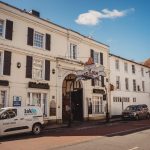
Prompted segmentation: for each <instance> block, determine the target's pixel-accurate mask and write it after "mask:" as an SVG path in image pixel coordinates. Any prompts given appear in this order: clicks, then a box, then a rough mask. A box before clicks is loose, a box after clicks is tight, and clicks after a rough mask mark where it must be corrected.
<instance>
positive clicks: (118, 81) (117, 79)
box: [116, 76, 121, 90]
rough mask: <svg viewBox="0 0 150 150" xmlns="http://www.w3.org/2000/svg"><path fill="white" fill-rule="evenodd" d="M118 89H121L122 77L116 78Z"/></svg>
mask: <svg viewBox="0 0 150 150" xmlns="http://www.w3.org/2000/svg"><path fill="white" fill-rule="evenodd" d="M116 89H117V90H120V89H121V82H120V76H116Z"/></svg>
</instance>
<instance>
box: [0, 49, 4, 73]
mask: <svg viewBox="0 0 150 150" xmlns="http://www.w3.org/2000/svg"><path fill="white" fill-rule="evenodd" d="M3 67H4V52H3V51H0V75H3Z"/></svg>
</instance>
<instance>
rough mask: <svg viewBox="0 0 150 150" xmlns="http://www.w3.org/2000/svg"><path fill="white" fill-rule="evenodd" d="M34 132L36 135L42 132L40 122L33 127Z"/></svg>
mask: <svg viewBox="0 0 150 150" xmlns="http://www.w3.org/2000/svg"><path fill="white" fill-rule="evenodd" d="M32 133H33V134H34V135H38V134H40V133H41V125H40V124H39V123H37V124H34V125H33V127H32Z"/></svg>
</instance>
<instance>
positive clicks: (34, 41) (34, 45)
mask: <svg viewBox="0 0 150 150" xmlns="http://www.w3.org/2000/svg"><path fill="white" fill-rule="evenodd" d="M36 35H38V36H39V35H40V36H41V35H42V36H43V40H42V47H40V46H38V45H36V44H35V43H37V42H39V41H38V40H35V37H36ZM44 43H45V35H44V34H43V33H41V32H38V31H36V30H34V33H33V47H35V48H39V49H44V46H45V45H44ZM38 44H39V43H38Z"/></svg>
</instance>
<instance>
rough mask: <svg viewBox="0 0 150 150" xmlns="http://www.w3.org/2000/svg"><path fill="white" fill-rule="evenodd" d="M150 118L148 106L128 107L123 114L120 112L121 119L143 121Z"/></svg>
mask: <svg viewBox="0 0 150 150" xmlns="http://www.w3.org/2000/svg"><path fill="white" fill-rule="evenodd" d="M144 118H147V119H149V118H150V112H149V109H148V106H147V105H146V104H139V105H129V106H128V107H127V108H126V109H125V110H124V111H123V112H122V119H123V120H125V119H136V120H139V119H144Z"/></svg>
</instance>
